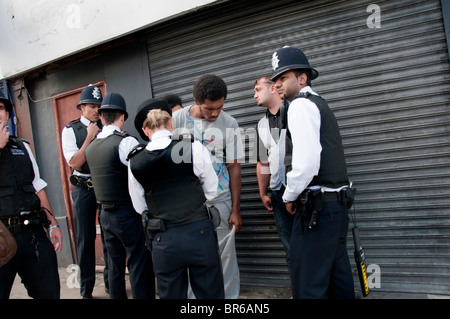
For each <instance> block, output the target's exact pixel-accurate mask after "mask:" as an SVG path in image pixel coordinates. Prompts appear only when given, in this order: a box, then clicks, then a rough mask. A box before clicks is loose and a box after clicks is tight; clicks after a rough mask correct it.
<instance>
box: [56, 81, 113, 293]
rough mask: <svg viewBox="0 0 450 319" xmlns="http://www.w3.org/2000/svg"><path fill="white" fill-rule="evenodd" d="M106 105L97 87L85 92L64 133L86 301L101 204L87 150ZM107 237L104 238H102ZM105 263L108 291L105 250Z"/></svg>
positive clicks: (90, 287) (92, 280)
mask: <svg viewBox="0 0 450 319" xmlns="http://www.w3.org/2000/svg"><path fill="white" fill-rule="evenodd" d="M101 103H102V93H101V91H100V89H99V88H98V87H96V86H94V85H89V86H87V87H85V88H84V89H83V90H82V91H81V95H80V102H79V103H78V105H77V109H79V110H81V117H80V118H79V119H77V120H73V121H71V122H70V123H69V124H67V125H66V126H65V127H64V129H63V131H62V137H61V140H62V149H63V154H64V158H65V159H66V161H67V163H68V164H69V166H70V168H71V170H72V176H70V182H71V184H72V185H73V188H72V201H73V209H74V216H73V221H74V226H75V235H76V241H77V243H76V247H77V260H78V266H79V267H80V269H79V281H80V294H81V297H82V298H84V299H89V298H91V297H92V291H93V290H94V284H95V238H96V234H97V233H96V225H95V217H96V214H97V201H96V199H95V193H94V189H93V188H92V181H91V178H90V177H91V174H90V170H89V166H88V164H87V163H86V158H85V156H84V150H85V149H86V147H87V146H88V145H89V144H90V143H91V142H92V141H93V140H94V138H95V137H96V135H97V133H98V132H99V130H100V129H101V127H102V124H101V121H100V119H99V114H98V111H97V110H98V108H99V107H100V104H101ZM102 236H103V235H102ZM103 254H104V259H105V272H104V276H105V278H104V282H105V288H106V290H107V291H108V280H107V268H108V262H107V260H108V258H107V256H106V249H105V247H103Z"/></svg>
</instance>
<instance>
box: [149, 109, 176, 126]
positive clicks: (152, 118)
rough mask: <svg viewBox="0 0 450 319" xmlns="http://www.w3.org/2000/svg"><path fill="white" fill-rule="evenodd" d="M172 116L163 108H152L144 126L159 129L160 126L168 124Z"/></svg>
mask: <svg viewBox="0 0 450 319" xmlns="http://www.w3.org/2000/svg"><path fill="white" fill-rule="evenodd" d="M171 119H172V117H171V116H170V114H169V113H167V112H166V111H163V110H161V109H155V110H151V111H150V112H148V114H147V118H146V119H145V121H144V124H143V127H144V128H148V129H150V130H154V129H158V128H160V127H166V128H167V126H168V124H169V122H170V120H171Z"/></svg>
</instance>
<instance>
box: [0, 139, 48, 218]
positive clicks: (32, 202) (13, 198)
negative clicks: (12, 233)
mask: <svg viewBox="0 0 450 319" xmlns="http://www.w3.org/2000/svg"><path fill="white" fill-rule="evenodd" d="M23 143H24V142H23V141H22V140H21V139H19V138H16V137H10V138H9V141H8V143H7V144H6V146H5V148H4V149H3V150H2V151H1V152H0V217H2V218H4V217H14V216H19V215H20V212H24V211H38V210H39V209H40V207H41V201H40V199H39V197H38V196H37V195H36V190H35V189H34V186H33V180H34V177H35V176H34V171H33V164H32V162H31V159H30V157H29V155H28V152H27V149H26V148H25V146H24V144H23Z"/></svg>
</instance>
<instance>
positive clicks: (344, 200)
mask: <svg viewBox="0 0 450 319" xmlns="http://www.w3.org/2000/svg"><path fill="white" fill-rule="evenodd" d="M355 193H356V189H355V188H350V187H345V188H343V189H341V190H340V191H339V192H326V191H325V190H324V189H323V188H320V189H315V190H312V189H305V190H304V191H303V192H302V193H301V194H300V196H299V197H298V199H297V205H298V207H299V211H300V214H301V216H302V218H305V219H306V220H308V228H309V229H313V228H314V227H316V226H317V217H318V216H319V213H320V212H321V211H322V209H323V204H324V203H330V202H339V203H341V204H342V205H345V206H347V208H348V209H349V208H350V207H351V206H352V205H353V201H354V198H355Z"/></svg>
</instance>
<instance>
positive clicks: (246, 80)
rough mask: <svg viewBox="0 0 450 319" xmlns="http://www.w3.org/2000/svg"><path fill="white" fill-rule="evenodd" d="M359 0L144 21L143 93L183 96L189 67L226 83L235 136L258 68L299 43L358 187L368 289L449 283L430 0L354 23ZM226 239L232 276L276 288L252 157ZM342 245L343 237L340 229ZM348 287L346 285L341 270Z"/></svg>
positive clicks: (250, 122)
mask: <svg viewBox="0 0 450 319" xmlns="http://www.w3.org/2000/svg"><path fill="white" fill-rule="evenodd" d="M369 4H370V2H368V1H305V2H300V1H276V2H273V1H272V2H268V1H258V2H253V1H245V2H244V1H239V2H237V1H229V2H225V3H220V4H219V5H216V6H211V7H207V8H204V9H200V10H198V12H196V13H195V14H188V15H186V16H184V17H180V18H177V19H175V20H173V21H169V22H166V23H162V24H161V25H159V26H156V27H154V28H152V29H150V30H149V32H148V50H149V62H150V73H151V77H152V86H153V87H152V90H153V94H154V96H156V97H158V96H162V95H164V94H167V93H176V94H179V95H180V96H181V97H182V99H183V102H184V105H188V104H190V103H192V93H191V90H192V85H193V83H194V81H195V80H196V79H197V78H198V77H199V76H200V75H202V74H205V73H215V74H217V75H219V76H221V77H222V78H223V79H224V80H225V81H226V83H227V84H228V88H229V96H228V98H227V101H226V103H225V111H226V112H228V113H230V114H231V115H233V116H234V117H235V118H236V119H237V120H238V122H239V124H240V126H241V127H242V128H243V129H244V131H245V133H246V139H247V142H246V146H247V147H246V148H247V149H246V151H247V152H248V158H250V159H254V157H253V154H254V153H253V150H254V148H253V147H254V145H253V143H252V142H250V143H249V142H248V141H253V138H254V136H253V134H252V132H253V130H252V129H253V128H254V126H255V125H256V123H257V121H258V120H259V118H261V117H262V116H263V113H264V110H262V109H261V108H258V107H256V106H255V101H254V100H253V98H252V97H253V92H252V89H253V83H254V81H255V79H256V78H257V77H259V76H260V75H262V74H265V73H269V74H270V72H271V70H270V62H271V55H272V53H273V51H274V50H275V49H277V48H280V47H282V46H284V45H291V46H299V47H300V48H302V49H303V50H304V51H305V53H306V54H307V56H308V57H309V59H310V63H311V64H312V65H313V66H314V67H315V68H316V69H318V70H319V72H320V76H319V78H318V79H317V80H316V81H314V83H313V85H314V89H315V90H316V91H317V92H319V93H320V94H321V95H322V96H323V97H324V98H325V99H327V100H328V102H329V104H330V106H331V107H332V109H333V110H334V112H335V114H336V116H337V118H338V121H339V124H340V127H341V133H342V136H343V141H344V147H345V153H346V156H347V162H348V170H349V175H350V177H351V179H352V180H353V181H354V184H355V186H356V187H357V188H358V198H357V202H356V211H357V219H358V224H359V228H360V230H361V238H362V241H363V243H364V247H365V249H366V254H367V263H368V264H377V265H378V266H379V267H380V269H381V277H380V279H381V288H379V289H378V290H380V291H398V292H400V291H407V292H422V293H423V292H427V293H448V292H450V275H449V274H448V272H447V271H444V269H448V267H449V265H450V236H449V230H450V209H449V208H450V157H449V154H450V137H449V135H450V134H449V124H448V123H449V120H450V109H449V97H450V79H449V73H450V72H449V60H448V55H447V51H446V43H445V35H444V30H443V22H442V13H441V8H440V2H439V1H438V0H434V1H413V0H402V1H392V0H389V1H377V4H378V5H379V6H380V8H381V28H373V29H372V28H368V26H367V25H366V19H367V18H368V17H369V15H370V13H368V12H366V9H367V6H368V5H369ZM242 177H243V187H242V195H241V213H242V215H243V217H244V220H245V226H244V227H243V229H242V231H241V233H239V235H238V237H237V249H238V258H239V264H240V269H241V278H242V283H243V284H252V285H268V286H287V285H289V272H288V269H287V267H286V263H285V260H284V251H283V249H282V246H281V243H280V241H279V239H278V235H277V232H276V228H275V224H274V221H273V217H272V215H271V214H269V213H267V212H266V211H265V210H264V209H263V207H262V205H261V202H260V199H259V194H258V187H257V180H256V173H255V162H254V160H253V161H251V162H250V163H249V160H247V162H246V163H245V164H243V165H242ZM348 244H349V254H350V258H351V259H352V260H351V261H352V264H354V263H353V243H352V241H351V233H349V241H348ZM354 274H355V282H356V287H358V283H357V279H356V278H357V276H356V270H355V269H354Z"/></svg>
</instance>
